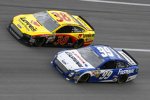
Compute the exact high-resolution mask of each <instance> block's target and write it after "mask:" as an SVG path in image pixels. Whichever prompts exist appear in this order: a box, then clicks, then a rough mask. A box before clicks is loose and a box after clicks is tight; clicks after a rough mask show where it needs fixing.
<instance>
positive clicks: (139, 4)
mask: <svg viewBox="0 0 150 100" xmlns="http://www.w3.org/2000/svg"><path fill="white" fill-rule="evenodd" d="M81 1H89V2H100V3H109V4H120V5H131V6H143V7H150V4H143V3H131V2H119V1H105V0H81Z"/></svg>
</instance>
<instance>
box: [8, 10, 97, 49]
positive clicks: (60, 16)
mask: <svg viewBox="0 0 150 100" xmlns="http://www.w3.org/2000/svg"><path fill="white" fill-rule="evenodd" d="M8 30H9V31H10V33H11V34H12V35H13V36H14V37H15V38H16V39H18V40H21V41H23V42H24V43H26V44H29V45H31V46H45V45H47V46H49V45H53V46H69V47H70V46H71V47H74V48H79V47H82V46H87V45H90V44H91V43H92V42H93V40H94V35H95V32H94V29H93V27H92V26H91V25H90V24H89V23H88V22H87V21H85V19H83V18H82V17H81V16H76V15H70V14H68V13H67V12H64V11H57V10H50V11H43V12H38V13H34V14H21V15H17V16H15V17H14V18H13V20H12V22H11V23H10V25H9V27H8Z"/></svg>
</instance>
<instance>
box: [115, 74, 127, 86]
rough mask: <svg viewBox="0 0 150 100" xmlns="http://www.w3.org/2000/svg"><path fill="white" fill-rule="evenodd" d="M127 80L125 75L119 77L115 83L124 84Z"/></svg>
mask: <svg viewBox="0 0 150 100" xmlns="http://www.w3.org/2000/svg"><path fill="white" fill-rule="evenodd" d="M127 79H128V75H127V74H125V75H120V76H119V77H118V80H117V83H119V84H121V83H125V82H126V81H127Z"/></svg>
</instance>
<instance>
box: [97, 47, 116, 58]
mask: <svg viewBox="0 0 150 100" xmlns="http://www.w3.org/2000/svg"><path fill="white" fill-rule="evenodd" d="M97 49H98V50H99V52H100V53H101V56H102V57H113V56H114V54H113V53H112V51H111V50H110V49H109V48H108V47H97Z"/></svg>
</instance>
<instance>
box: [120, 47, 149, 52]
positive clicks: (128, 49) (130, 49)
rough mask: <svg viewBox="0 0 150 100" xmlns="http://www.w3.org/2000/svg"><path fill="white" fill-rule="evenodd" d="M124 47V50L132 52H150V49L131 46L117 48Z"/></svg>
mask: <svg viewBox="0 0 150 100" xmlns="http://www.w3.org/2000/svg"><path fill="white" fill-rule="evenodd" d="M118 49H124V50H126V51H134V52H150V49H132V48H118Z"/></svg>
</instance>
